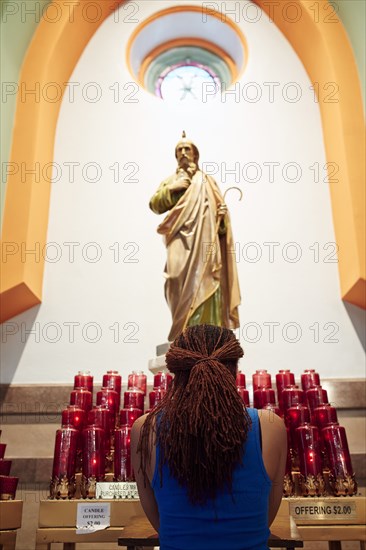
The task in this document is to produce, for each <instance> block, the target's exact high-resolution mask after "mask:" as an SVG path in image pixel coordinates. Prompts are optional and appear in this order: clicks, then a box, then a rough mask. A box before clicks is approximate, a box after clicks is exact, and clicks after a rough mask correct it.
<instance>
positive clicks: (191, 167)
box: [177, 162, 198, 178]
mask: <svg viewBox="0 0 366 550" xmlns="http://www.w3.org/2000/svg"><path fill="white" fill-rule="evenodd" d="M180 170H184V172H186V173H187V174H188V175H189V177H190V178H192V177H193V176H194V174H195V173H196V172H197V170H198V165H197V164H196V163H195V162H188V163H184V164H183V163H182V164H181V165H180V166H179V167H178V169H177V172H179V171H180Z"/></svg>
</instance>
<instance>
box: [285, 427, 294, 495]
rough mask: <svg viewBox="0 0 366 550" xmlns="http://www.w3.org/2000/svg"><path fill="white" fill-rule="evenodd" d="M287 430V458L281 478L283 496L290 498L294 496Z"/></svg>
mask: <svg viewBox="0 0 366 550" xmlns="http://www.w3.org/2000/svg"><path fill="white" fill-rule="evenodd" d="M286 430H287V458H286V468H285V475H284V478H283V496H285V497H290V496H292V495H293V494H294V484H293V481H292V460H291V452H290V444H289V438H290V435H289V429H288V428H286Z"/></svg>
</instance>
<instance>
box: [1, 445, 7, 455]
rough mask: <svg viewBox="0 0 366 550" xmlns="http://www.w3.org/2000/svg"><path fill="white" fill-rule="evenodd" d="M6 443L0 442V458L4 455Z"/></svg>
mask: <svg viewBox="0 0 366 550" xmlns="http://www.w3.org/2000/svg"><path fill="white" fill-rule="evenodd" d="M5 449H6V443H0V458H4V456H5Z"/></svg>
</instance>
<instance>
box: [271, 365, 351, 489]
mask: <svg viewBox="0 0 366 550" xmlns="http://www.w3.org/2000/svg"><path fill="white" fill-rule="evenodd" d="M328 401H329V400H328V394H327V391H326V390H325V389H324V388H322V386H321V383H320V376H319V374H318V373H317V372H316V371H315V370H313V369H308V370H305V371H304V373H303V374H302V375H301V388H300V387H298V386H296V385H295V384H294V380H289V384H288V385H287V386H284V387H283V386H282V387H281V399H279V403H280V406H281V408H282V412H283V415H284V420H285V424H286V427H287V430H288V448H289V455H288V463H287V466H286V475H287V479H286V476H285V481H286V483H284V495H285V496H291V495H296V496H326V495H331V496H353V495H355V494H356V493H357V483H356V480H355V474H354V471H353V468H352V463H351V457H350V453H349V448H348V443H347V437H346V432H345V429H344V427H342V426H340V425H339V424H338V418H337V411H336V409H335V407H333V406H332V405H331V404H330V403H329V402H328ZM290 485H291V486H292V489H289V487H290Z"/></svg>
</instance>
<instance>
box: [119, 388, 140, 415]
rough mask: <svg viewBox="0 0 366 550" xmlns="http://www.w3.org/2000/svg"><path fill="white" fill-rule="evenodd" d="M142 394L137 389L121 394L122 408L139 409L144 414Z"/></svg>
mask: <svg viewBox="0 0 366 550" xmlns="http://www.w3.org/2000/svg"><path fill="white" fill-rule="evenodd" d="M144 400H145V395H144V393H143V392H142V391H141V390H139V389H137V388H131V389H129V390H127V391H125V393H124V394H123V408H124V409H129V408H131V407H133V408H134V409H141V411H142V412H144Z"/></svg>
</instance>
